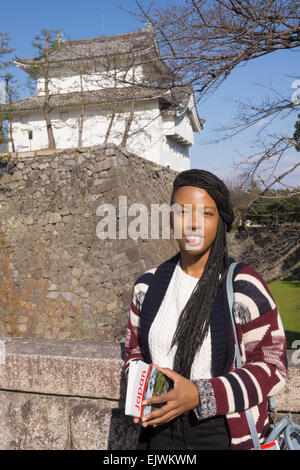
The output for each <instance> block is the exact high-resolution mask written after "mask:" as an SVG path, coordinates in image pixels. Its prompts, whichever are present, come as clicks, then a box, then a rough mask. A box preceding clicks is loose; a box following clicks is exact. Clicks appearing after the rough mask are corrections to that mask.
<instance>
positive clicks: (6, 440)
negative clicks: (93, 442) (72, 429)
mask: <svg viewBox="0 0 300 470" xmlns="http://www.w3.org/2000/svg"><path fill="white" fill-rule="evenodd" d="M67 404H68V398H66V397H56V396H42V395H34V394H30V393H29V394H26V393H18V392H8V391H3V390H2V391H1V392H0V416H1V426H0V435H1V439H0V449H1V450H63V449H66V448H68V406H67Z"/></svg>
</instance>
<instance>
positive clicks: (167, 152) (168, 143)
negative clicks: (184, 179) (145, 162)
mask: <svg viewBox="0 0 300 470" xmlns="http://www.w3.org/2000/svg"><path fill="white" fill-rule="evenodd" d="M160 156H161V165H164V166H169V167H170V168H171V169H172V170H175V171H184V170H189V169H190V167H191V161H190V147H189V146H188V145H183V144H180V143H178V142H176V141H175V140H174V139H172V138H170V137H167V136H164V137H163V139H162V142H161V151H160Z"/></svg>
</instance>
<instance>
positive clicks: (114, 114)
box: [104, 111, 116, 145]
mask: <svg viewBox="0 0 300 470" xmlns="http://www.w3.org/2000/svg"><path fill="white" fill-rule="evenodd" d="M115 116H116V113H115V111H113V113H112V115H111V118H110V121H109V125H108V128H107V131H106V135H105V139H104V145H106V144H107V142H108V139H109V136H110V132H111V128H112V126H113V122H114V119H115Z"/></svg>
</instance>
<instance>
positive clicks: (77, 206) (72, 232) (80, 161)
mask: <svg viewBox="0 0 300 470" xmlns="http://www.w3.org/2000/svg"><path fill="white" fill-rule="evenodd" d="M8 157H9V159H10V160H9V161H8V163H7V164H5V163H2V177H1V173H0V211H1V222H0V228H1V229H2V231H3V235H4V239H3V240H2V245H1V246H0V250H1V249H2V258H1V257H0V259H2V264H1V265H0V296H1V279H2V288H3V280H5V279H9V280H10V281H11V285H12V291H10V292H6V293H5V294H3V293H2V298H3V297H6V298H7V299H8V297H9V302H8V301H7V308H9V309H10V311H11V313H10V315H9V317H7V318H6V323H5V324H3V322H1V325H0V334H2V335H3V336H7V335H13V336H31V337H32V336H34V337H46V338H60V339H63V338H70V339H99V338H100V339H101V338H102V339H103V338H104V339H114V340H120V339H122V338H123V337H124V330H125V326H126V322H127V314H128V307H129V305H130V297H131V291H132V286H133V283H134V281H135V280H136V278H137V277H138V276H139V275H140V274H141V273H143V272H144V271H145V270H146V269H149V268H150V267H153V266H155V265H158V264H160V263H161V262H162V261H163V260H165V259H167V258H168V257H170V256H172V255H173V254H175V253H176V252H177V244H176V243H175V242H174V240H171V241H170V240H163V239H162V240H151V239H148V240H142V239H139V240H133V239H131V238H128V239H115V240H112V239H106V240H100V239H99V238H98V237H97V234H96V228H97V223H98V222H99V221H100V220H101V217H99V216H97V215H96V211H97V207H98V206H99V205H100V204H103V203H109V204H112V205H113V206H114V207H115V208H116V209H117V214H118V204H119V199H118V197H119V196H127V203H128V207H129V206H130V205H131V204H133V203H143V204H145V205H146V206H147V207H148V208H149V214H150V205H151V204H152V203H158V204H161V203H163V202H167V203H169V198H170V194H171V187H172V182H173V179H174V177H175V175H176V173H175V172H173V171H171V170H168V169H167V168H164V167H162V166H159V165H156V164H154V163H152V162H149V161H148V160H145V159H143V158H141V157H138V156H136V155H132V154H129V153H127V152H125V151H122V152H120V151H119V150H118V149H117V147H115V146H113V145H108V146H106V147H105V148H103V147H101V146H99V147H93V148H83V149H80V150H79V149H77V150H76V149H72V150H55V151H50V150H42V151H36V152H24V153H17V154H10V155H8ZM4 158H5V155H2V161H3V160H4ZM131 220H132V218H131ZM129 221H130V218H129ZM117 237H118V232H117ZM0 238H1V237H0ZM4 250H5V255H6V256H7V258H8V263H7V264H5V263H4V261H3V259H4V258H3V251H4ZM1 275H2V278H1ZM6 290H7V289H6ZM11 297H13V301H12V299H11ZM11 304H12V306H11ZM29 310H30V311H31V314H30V318H29V319H28V312H29ZM4 315H5V312H4V311H3V310H2V311H1V305H0V317H1V316H2V317H3V316H4ZM3 325H5V328H4V326H3Z"/></svg>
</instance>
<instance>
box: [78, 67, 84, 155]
mask: <svg viewBox="0 0 300 470" xmlns="http://www.w3.org/2000/svg"><path fill="white" fill-rule="evenodd" d="M80 92H81V99H82V104H81V107H80V118H79V134H78V147H82V135H83V121H84V110H85V108H84V104H83V103H84V96H83V86H82V74H81V73H80Z"/></svg>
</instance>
